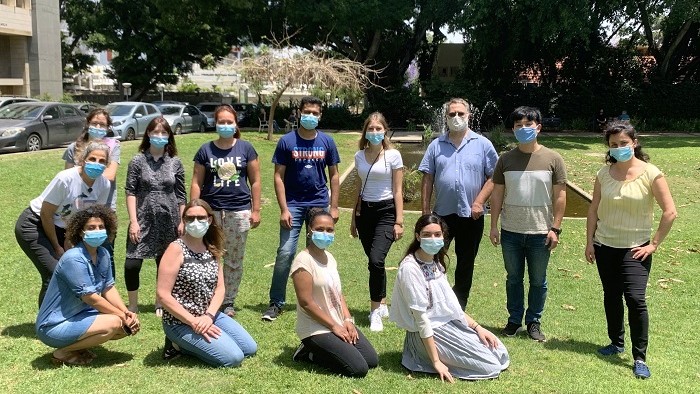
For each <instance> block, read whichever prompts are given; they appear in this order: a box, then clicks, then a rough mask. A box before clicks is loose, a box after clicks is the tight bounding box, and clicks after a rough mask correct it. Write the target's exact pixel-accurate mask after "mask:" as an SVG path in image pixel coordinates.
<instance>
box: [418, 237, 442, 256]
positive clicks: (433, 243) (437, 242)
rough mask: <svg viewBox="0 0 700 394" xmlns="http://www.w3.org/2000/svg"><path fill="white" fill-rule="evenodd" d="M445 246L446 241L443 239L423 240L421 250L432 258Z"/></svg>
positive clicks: (421, 240)
mask: <svg viewBox="0 0 700 394" xmlns="http://www.w3.org/2000/svg"><path fill="white" fill-rule="evenodd" d="M443 246H445V240H444V239H442V238H421V239H420V248H421V249H423V251H424V252H425V253H427V254H429V255H431V256H433V255H436V254H438V252H440V249H442V247H443Z"/></svg>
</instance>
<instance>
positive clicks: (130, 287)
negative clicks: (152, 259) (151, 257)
mask: <svg viewBox="0 0 700 394" xmlns="http://www.w3.org/2000/svg"><path fill="white" fill-rule="evenodd" d="M161 258H163V256H162V255H161V256H156V278H157V277H158V267H160V259H161ZM142 265H143V259H129V258H127V259H126V260H124V283H125V284H126V290H127V291H134V290H138V289H139V287H141V286H140V284H141V283H140V282H141V281H140V278H139V274H140V273H141V266H142Z"/></svg>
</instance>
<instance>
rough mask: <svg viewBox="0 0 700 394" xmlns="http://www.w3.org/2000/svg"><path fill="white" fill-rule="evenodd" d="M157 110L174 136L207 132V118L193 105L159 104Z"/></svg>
mask: <svg viewBox="0 0 700 394" xmlns="http://www.w3.org/2000/svg"><path fill="white" fill-rule="evenodd" d="M158 109H160V112H161V113H162V114H163V117H164V118H165V120H167V121H168V124H170V127H171V128H172V129H173V133H175V134H182V133H189V132H190V131H198V132H200V133H203V132H205V131H206V130H207V116H206V115H204V114H203V113H202V112H200V111H199V110H198V109H197V107H195V106H194V105H184V104H161V105H159V106H158Z"/></svg>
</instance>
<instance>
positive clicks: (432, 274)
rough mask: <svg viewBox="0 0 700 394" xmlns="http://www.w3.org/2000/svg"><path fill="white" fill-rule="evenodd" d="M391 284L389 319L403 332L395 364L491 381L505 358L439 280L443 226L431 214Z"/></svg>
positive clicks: (491, 337)
mask: <svg viewBox="0 0 700 394" xmlns="http://www.w3.org/2000/svg"><path fill="white" fill-rule="evenodd" d="M413 236H414V239H413V242H412V243H411V245H410V246H409V247H408V250H407V251H406V256H405V257H404V259H403V261H401V265H400V266H399V272H398V275H397V277H396V283H395V284H394V292H393V294H392V299H391V300H392V302H391V314H390V319H391V320H392V321H394V322H396V325H398V326H399V327H401V328H404V329H406V339H405V340H404V348H403V358H402V360H401V364H402V365H403V366H404V367H406V368H408V369H409V370H411V371H414V372H426V373H436V374H438V375H440V379H442V380H443V381H444V380H445V379H447V380H448V381H449V382H454V379H453V376H454V377H457V378H460V379H469V380H476V379H491V378H497V377H498V375H499V374H500V373H501V371H503V370H505V369H506V368H508V365H509V364H510V357H509V356H508V351H507V350H506V348H505V346H503V344H502V343H501V341H499V340H498V338H496V336H495V335H493V334H492V333H491V332H490V331H489V330H487V329H485V328H483V327H481V326H480V325H479V323H477V322H476V321H474V319H472V318H471V317H469V316H468V315H467V314H466V313H464V312H463V311H462V308H461V306H460V305H459V301H457V296H455V294H454V292H453V291H452V288H451V287H450V285H449V283H448V282H447V278H446V276H445V269H446V267H445V255H446V254H447V252H446V250H445V247H444V238H445V237H446V236H447V225H446V224H445V222H444V221H443V220H442V219H441V218H440V217H439V216H436V215H434V214H428V215H423V216H421V217H420V218H419V219H418V221H417V222H416V227H415V231H414V235H413Z"/></svg>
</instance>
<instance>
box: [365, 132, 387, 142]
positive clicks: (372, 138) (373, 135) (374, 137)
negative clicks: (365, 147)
mask: <svg viewBox="0 0 700 394" xmlns="http://www.w3.org/2000/svg"><path fill="white" fill-rule="evenodd" d="M365 138H367V141H369V143H370V144H372V145H379V144H381V143H382V141H383V140H384V133H383V132H381V131H380V132H378V133H377V132H369V131H368V132H366V133H365Z"/></svg>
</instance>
